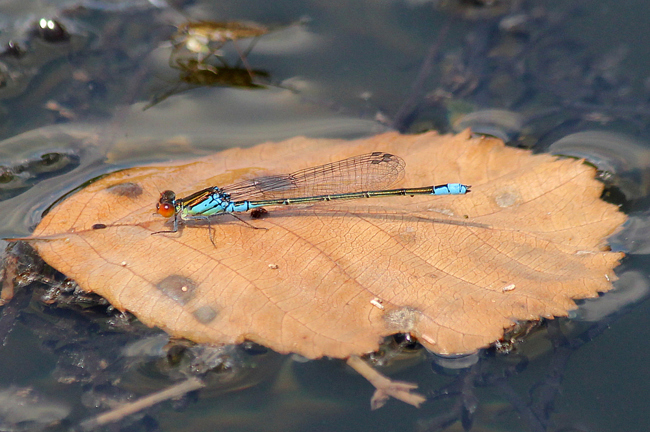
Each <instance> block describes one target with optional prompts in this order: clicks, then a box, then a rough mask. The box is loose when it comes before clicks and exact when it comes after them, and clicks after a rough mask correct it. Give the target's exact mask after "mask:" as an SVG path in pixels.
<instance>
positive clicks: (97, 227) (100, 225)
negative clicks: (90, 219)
mask: <svg viewBox="0 0 650 432" xmlns="http://www.w3.org/2000/svg"><path fill="white" fill-rule="evenodd" d="M104 228H106V225H104V224H95V225H93V229H94V230H99V229H104Z"/></svg>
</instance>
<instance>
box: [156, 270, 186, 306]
mask: <svg viewBox="0 0 650 432" xmlns="http://www.w3.org/2000/svg"><path fill="white" fill-rule="evenodd" d="M156 288H158V289H159V290H160V291H161V292H162V293H163V294H165V295H166V296H167V297H169V298H171V299H174V300H176V301H177V302H178V303H180V304H182V305H185V304H187V302H189V301H190V300H191V299H192V297H193V296H194V291H195V290H196V283H194V281H193V280H192V279H190V278H186V277H185V276H181V275H171V276H167V277H166V278H165V279H163V280H161V281H160V282H158V283H157V284H156Z"/></svg>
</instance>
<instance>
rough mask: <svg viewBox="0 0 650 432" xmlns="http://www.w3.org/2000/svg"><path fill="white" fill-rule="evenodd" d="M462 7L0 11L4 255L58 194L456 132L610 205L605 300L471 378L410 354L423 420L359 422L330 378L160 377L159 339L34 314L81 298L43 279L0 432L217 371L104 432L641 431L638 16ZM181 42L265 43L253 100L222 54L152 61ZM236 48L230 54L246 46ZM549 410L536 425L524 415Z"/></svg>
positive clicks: (64, 421) (114, 326)
mask: <svg viewBox="0 0 650 432" xmlns="http://www.w3.org/2000/svg"><path fill="white" fill-rule="evenodd" d="M460 3H463V2H458V1H452V0H449V1H426V0H421V1H415V0H410V1H406V0H404V1H397V0H395V1H389V0H384V1H364V0H355V1H345V0H339V1H329V2H323V1H310V0H300V1H296V0H294V1H287V2H263V1H225V2H208V1H195V2H190V1H182V0H176V1H171V0H170V1H169V3H167V2H165V1H163V0H149V1H147V0H126V1H117V0H115V1H111V0H77V1H73V0H59V1H54V0H50V1H46V0H43V1H40V2H24V1H14V0H9V1H4V2H3V3H2V4H1V5H0V47H2V48H0V140H1V141H0V200H1V201H0V218H1V220H2V221H3V224H2V226H0V237H11V236H20V235H27V234H28V233H29V232H30V231H31V229H33V227H34V226H35V224H37V223H38V221H39V220H40V217H41V214H42V212H43V211H44V210H45V209H47V208H48V207H49V206H51V205H52V204H53V203H54V202H56V200H58V199H59V198H60V197H62V196H63V195H64V194H66V193H68V192H70V191H72V190H74V189H75V188H77V187H79V186H80V185H82V184H84V183H85V182H87V181H89V180H91V179H93V178H95V177H97V176H100V175H102V174H105V173H107V172H112V171H115V170H117V169H121V168H123V167H127V166H136V165H140V164H144V163H148V162H160V161H167V160H173V159H180V158H190V157H196V156H200V155H205V154H210V153H214V152H216V151H218V150H220V149H224V148H229V147H234V146H250V145H254V144H256V143H259V142H263V141H278V140H282V139H285V138H289V137H292V136H296V135H306V136H310V137H331V138H356V137H361V136H367V135H371V134H375V133H378V132H382V131H385V130H390V129H393V128H397V129H398V130H400V131H403V132H419V131H423V130H429V129H435V130H439V131H441V132H451V131H454V130H459V129H462V128H466V127H471V128H473V130H474V131H476V132H479V133H486V134H491V135H496V136H499V137H501V138H503V139H505V140H507V141H508V142H509V143H510V144H511V145H515V146H521V147H526V148H532V149H533V150H535V151H547V152H551V153H554V154H558V155H565V156H573V157H579V158H585V159H586V160H587V161H588V162H590V163H592V164H593V165H595V166H596V167H597V168H598V169H599V175H600V178H601V180H602V181H603V182H605V183H606V184H607V186H608V188H607V190H606V193H605V195H604V198H605V199H607V200H610V201H612V202H616V203H620V204H621V205H622V208H623V210H625V211H626V212H628V213H629V214H630V215H631V216H632V220H631V222H630V223H629V224H628V227H627V228H626V229H625V230H624V231H622V232H621V233H619V234H617V235H616V236H615V237H614V238H612V240H611V243H612V247H613V248H614V249H616V250H623V251H626V252H629V254H630V255H629V256H628V257H627V258H626V259H625V260H624V262H623V264H622V265H621V267H619V269H618V270H617V273H618V274H619V276H620V280H619V281H618V282H617V283H616V286H617V290H616V291H615V292H612V293H611V294H607V295H605V296H604V297H603V298H601V299H598V300H596V301H588V302H584V305H583V307H582V308H581V309H580V310H578V312H577V313H576V314H575V316H574V317H573V318H574V320H571V321H570V320H558V321H560V323H561V324H560V325H559V327H557V328H556V327H555V323H553V324H551V325H550V326H549V328H545V329H543V330H541V332H540V333H538V334H537V337H532V338H530V339H529V340H528V341H527V342H526V343H525V344H523V345H522V346H521V347H520V348H519V351H518V352H517V353H516V354H515V355H510V356H500V355H495V354H493V353H484V354H482V359H481V361H480V362H479V363H478V364H479V365H480V369H479V367H478V366H476V367H473V368H472V367H470V368H468V369H464V370H463V369H461V370H460V371H459V370H451V369H443V368H441V367H440V366H432V361H433V360H432V358H431V357H428V356H427V355H425V354H424V353H422V352H421V351H416V352H415V353H410V354H411V355H410V356H409V357H411V360H412V361H410V362H408V361H406V362H403V363H402V366H401V367H399V366H396V367H395V369H390V368H389V369H387V370H386V371H387V373H390V374H391V377H393V378H395V379H400V380H407V381H415V382H418V383H420V385H421V387H422V388H423V391H424V392H425V393H427V394H428V396H430V397H431V398H432V401H431V402H428V403H427V404H425V405H424V406H423V407H422V408H421V409H419V410H416V409H414V408H411V407H409V406H406V405H404V404H401V403H399V402H396V401H391V402H389V404H388V405H387V406H386V407H384V408H382V409H380V410H378V411H374V412H370V411H369V399H370V396H371V395H372V389H371V387H370V385H369V384H368V383H367V382H366V381H365V380H364V379H363V378H361V377H359V376H357V375H355V374H352V373H350V371H348V370H346V368H345V366H344V365H343V363H342V362H340V361H329V360H321V361H315V362H306V363H304V362H298V361H295V359H292V358H290V357H282V356H278V355H276V354H274V353H270V352H268V351H266V350H264V349H262V348H257V347H244V348H241V349H240V350H233V351H227V352H222V351H220V352H218V353H215V352H210V353H206V352H203V351H201V352H199V351H196V350H197V348H191V347H190V348H187V347H184V348H182V349H181V348H178V349H177V351H174V352H177V354H178V355H177V356H176V355H170V354H169V351H165V350H164V349H163V346H164V345H165V344H166V343H167V340H166V338H165V336H164V335H161V334H160V332H158V331H156V330H153V329H144V328H141V327H140V326H138V324H137V323H131V324H130V325H128V323H127V322H126V321H127V320H128V319H129V318H128V317H124V316H121V315H120V314H118V313H115V311H110V310H109V313H108V314H107V313H106V312H107V311H106V306H105V305H104V306H103V307H104V309H101V307H98V306H97V303H96V301H97V299H90V298H89V299H88V304H89V305H90V304H92V305H93V306H92V307H89V308H88V309H83V308H79V306H78V304H76V305H75V306H74V307H71V308H65V307H60V306H59V307H48V306H47V304H46V302H44V301H43V300H42V299H43V297H44V296H45V297H46V298H50V299H51V298H56V299H57V301H58V303H59V304H60V303H61V301H62V299H67V298H72V297H74V298H75V299H76V300H77V301H78V300H79V295H80V294H79V293H78V292H75V291H74V287H71V285H65V281H63V277H62V276H61V275H54V274H53V275H50V276H51V279H52V280H51V281H50V283H49V285H48V284H47V283H46V284H40V285H37V286H36V287H32V288H31V289H32V290H33V291H30V292H29V293H28V294H26V295H25V296H24V297H23V298H18V296H17V298H16V299H15V302H14V303H13V306H12V308H13V309H11V308H7V307H4V309H3V319H5V318H4V317H8V318H6V319H5V320H4V321H3V320H0V331H5V330H7V328H8V327H7V322H9V321H10V318H12V317H13V319H14V320H15V321H16V322H17V324H15V326H13V327H12V331H11V333H10V334H9V335H8V336H7V338H6V341H5V345H4V346H3V347H2V348H1V349H2V355H1V356H0V399H2V400H5V401H18V402H20V401H26V402H25V403H24V404H21V403H16V404H15V405H12V404H10V403H8V402H3V403H1V405H3V406H4V407H5V408H4V409H0V425H2V427H4V428H6V429H7V430H39V429H42V430H69V429H70V428H71V427H76V426H77V425H78V424H79V422H81V421H83V420H84V419H88V418H90V417H92V416H94V415H97V414H98V413H100V412H102V411H105V410H107V409H108V408H110V407H112V406H115V405H116V404H117V403H120V402H127V401H132V400H133V399H134V398H136V397H139V396H143V395H146V394H149V393H151V392H153V391H157V390H161V389H163V388H165V387H167V386H169V385H171V384H172V383H173V382H175V381H176V380H178V379H180V377H182V376H183V372H182V371H183V370H185V369H183V368H191V367H198V366H197V364H190V363H192V360H188V359H194V361H196V362H199V363H200V366H201V367H206V368H209V369H214V370H216V372H215V373H214V377H213V378H214V379H213V381H210V382H208V387H207V388H206V389H203V390H201V391H200V392H198V393H192V394H190V395H189V396H188V397H185V398H183V399H181V400H180V401H176V402H164V403H162V404H160V405H158V406H156V407H154V408H151V409H149V410H146V411H143V412H140V413H139V414H137V415H134V416H131V417H129V418H128V419H127V420H123V421H122V422H121V423H117V424H116V425H113V429H110V430H125V431H126V430H129V431H140V430H142V431H144V430H164V431H176V430H179V431H180V430H183V431H188V430H190V431H192V430H196V431H203V430H233V431H235V430H236V431H251V430H260V431H262V430H264V431H267V430H282V431H289V430H295V431H300V430H305V431H307V430H309V431H314V430H323V431H325V430H337V431H345V430H350V431H352V430H354V431H360V430H382V431H383V430H400V431H402V430H414V431H434V430H461V429H462V427H461V424H463V423H464V425H465V427H466V428H467V427H470V426H471V430H512V431H519V430H534V431H542V430H567V431H572V430H576V431H578V430H580V431H611V430H627V431H634V430H639V431H642V430H643V431H644V430H646V429H647V425H648V424H650V418H649V415H648V412H647V409H646V405H647V403H646V401H647V400H648V398H650V385H648V384H647V380H646V379H645V376H646V375H647V374H648V370H647V369H648V366H647V363H648V362H647V361H645V359H647V358H648V355H646V354H648V353H647V352H646V351H648V346H650V345H649V344H648V343H647V342H646V341H647V340H648V336H650V335H648V330H647V329H648V328H650V325H649V324H650V323H649V322H648V318H647V317H648V316H649V315H648V313H647V307H648V304H647V302H644V300H645V298H646V297H647V293H648V286H649V283H648V272H647V271H646V269H647V267H648V260H647V258H646V256H647V253H646V252H647V250H648V246H647V245H648V234H647V229H645V227H647V225H648V224H649V223H650V208H649V206H650V200H649V199H648V193H649V187H650V174H649V173H650V170H649V169H650V145H648V143H649V138H650V130H649V127H648V125H649V124H650V122H649V120H650V104H648V101H650V78H649V77H648V73H647V71H648V70H650V68H649V65H648V62H649V61H650V60H649V59H650V55H648V50H650V41H648V40H646V39H647V37H648V36H647V32H643V31H642V30H641V29H643V28H644V26H645V23H647V22H648V20H649V19H650V8H648V7H647V5H646V3H645V2H643V1H641V0H635V1H633V0H628V1H623V2H616V1H613V0H608V1H601V2H597V3H594V2H584V1H578V0H575V1H568V2H559V1H548V2H541V3H540V2H537V1H522V2H508V1H505V0H504V1H501V2H495V3H496V4H495V5H494V6H493V7H487V6H486V7H479V6H475V5H474V6H471V5H467V4H463V5H459V4H460ZM464 3H481V2H464ZM486 3H490V2H486ZM189 19H192V20H195V21H198V20H213V21H232V20H243V21H252V22H256V23H259V24H261V25H264V26H268V27H269V28H270V29H271V31H270V32H269V33H268V34H266V35H264V36H262V37H261V38H259V40H257V41H255V44H254V46H252V48H251V51H250V53H249V54H248V56H247V63H248V65H249V67H250V69H251V70H252V71H253V74H254V75H255V76H256V78H257V79H256V80H255V85H252V84H253V83H252V82H251V79H250V75H249V72H248V70H247V69H246V65H244V64H242V63H241V62H240V61H239V56H238V53H237V50H236V49H235V47H233V46H232V45H231V44H228V45H226V46H224V47H223V48H222V51H221V52H220V54H221V55H223V59H224V61H225V62H226V63H227V67H226V66H225V65H224V64H221V63H219V62H216V63H214V64H213V67H215V68H217V67H218V68H221V69H219V77H220V78H219V80H216V79H213V80H212V81H209V82H206V81H205V80H206V79H208V78H206V76H208V77H209V76H210V75H209V73H208V74H206V73H205V72H206V71H205V70H204V71H201V70H198V69H192V67H191V66H192V64H191V63H178V62H175V61H170V56H172V57H173V55H174V49H175V48H174V47H173V46H172V44H171V43H170V37H171V35H172V34H173V33H174V32H175V31H176V26H178V25H180V24H181V23H183V22H186V21H187V20H189ZM239 42H241V43H239ZM239 42H238V45H237V48H238V47H241V48H242V49H246V48H247V47H248V46H249V45H248V44H249V43H251V40H242V41H239ZM170 65H171V66H172V67H170ZM183 65H185V66H183ZM208 72H209V71H208ZM213 75H214V74H213ZM222 78H223V80H222ZM198 80H203V81H202V83H203V84H207V85H197V82H198ZM152 206H153V204H152ZM2 245H3V246H4V242H3V243H2ZM52 286H57V287H58V288H57V292H56V293H53V292H52V290H51V287H52ZM65 286H68V287H70V288H69V290H68V291H66V288H65ZM62 287H63V288H62ZM93 302H94V303H93ZM12 322H13V321H12ZM560 331H561V332H563V334H565V335H566V336H567V338H568V342H567V341H565V340H564V339H563V338H562V337H560V336H558V332H560ZM546 336H548V338H549V339H550V340H552V341H554V342H555V348H553V347H552V346H551V344H549V343H548V341H547V339H546V338H545V337H546ZM562 341H564V342H562ZM170 357H171V358H170ZM188 362H189V363H188ZM186 363H188V364H186ZM472 374H473V375H472ZM467 377H469V378H467ZM472 377H473V378H475V379H473V380H472V379H470V378H472ZM465 378H466V379H465ZM479 378H480V379H479ZM470 381H471V382H472V385H468V384H467V383H468V382H470ZM445 386H449V387H447V388H446V389H447V390H446V391H445V392H443V391H441V389H442V388H445ZM549 395H551V396H549ZM545 401H546V402H549V401H552V402H553V407H552V409H550V407H546V406H543V407H539V406H538V405H539V404H543V403H544V402H545ZM474 402H476V403H474ZM22 406H28V407H29V409H27V410H24V409H23V408H21V407H22ZM453 415H456V417H454V416H453ZM445 416H447V417H445Z"/></svg>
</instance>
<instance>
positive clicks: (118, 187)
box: [107, 182, 142, 198]
mask: <svg viewBox="0 0 650 432" xmlns="http://www.w3.org/2000/svg"><path fill="white" fill-rule="evenodd" d="M107 190H108V191H109V192H110V193H112V194H114V195H119V196H123V197H127V198H137V197H139V196H140V195H142V186H140V185H139V184H137V183H132V182H126V183H118V184H115V185H113V186H109V187H108V188H107Z"/></svg>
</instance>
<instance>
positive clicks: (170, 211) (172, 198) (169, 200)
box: [156, 190, 176, 218]
mask: <svg viewBox="0 0 650 432" xmlns="http://www.w3.org/2000/svg"><path fill="white" fill-rule="evenodd" d="M156 211H157V212H158V214H159V215H161V216H163V217H166V218H170V217H172V216H174V214H175V213H176V194H175V193H174V192H173V191H170V190H166V191H164V192H163V193H161V194H160V199H159V200H158V204H156Z"/></svg>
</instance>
